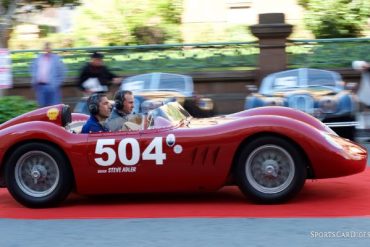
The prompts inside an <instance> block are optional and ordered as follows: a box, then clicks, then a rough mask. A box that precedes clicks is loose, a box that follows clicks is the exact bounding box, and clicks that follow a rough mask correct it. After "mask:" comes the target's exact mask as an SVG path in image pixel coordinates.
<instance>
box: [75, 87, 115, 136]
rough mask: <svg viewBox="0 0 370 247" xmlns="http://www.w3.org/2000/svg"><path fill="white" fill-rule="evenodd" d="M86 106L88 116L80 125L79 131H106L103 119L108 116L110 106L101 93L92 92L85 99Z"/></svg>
mask: <svg viewBox="0 0 370 247" xmlns="http://www.w3.org/2000/svg"><path fill="white" fill-rule="evenodd" d="M87 107H88V109H89V111H90V118H89V119H88V120H87V122H86V123H85V124H84V126H83V127H82V131H81V133H85V134H86V133H94V132H106V131H108V129H107V128H106V127H104V122H105V120H106V119H107V118H108V117H109V115H110V113H111V110H112V106H111V104H110V102H109V100H108V98H107V96H106V95H105V94H103V93H93V94H91V95H90V97H89V98H88V99H87Z"/></svg>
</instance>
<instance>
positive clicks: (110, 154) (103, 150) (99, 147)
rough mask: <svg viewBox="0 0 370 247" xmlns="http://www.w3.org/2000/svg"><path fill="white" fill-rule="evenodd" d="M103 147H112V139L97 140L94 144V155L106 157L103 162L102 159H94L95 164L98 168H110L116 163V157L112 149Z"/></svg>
mask: <svg viewBox="0 0 370 247" xmlns="http://www.w3.org/2000/svg"><path fill="white" fill-rule="evenodd" d="M105 145H110V146H112V145H114V139H101V140H100V139H99V140H98V142H97V143H96V147H95V153H96V154H104V153H106V154H107V155H108V158H107V160H103V158H95V162H96V163H97V164H98V165H100V166H111V165H113V163H114V162H115V161H116V158H117V155H116V152H114V150H113V148H111V147H104V146H105Z"/></svg>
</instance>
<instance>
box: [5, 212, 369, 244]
mask: <svg viewBox="0 0 370 247" xmlns="http://www.w3.org/2000/svg"><path fill="white" fill-rule="evenodd" d="M0 229H1V230H0V246H2V247H17V246H19V247H24V246H27V247H42V246H48V247H49V246H52V247H59V246H60V247H62V246H63V247H64V246H89V247H95V246H135V247H136V246H138V247H141V246H155V247H157V246H158V247H164V246H171V247H172V246H176V247H185V246H192V247H196V246H202V247H206V246H209V247H221V246H243V247H244V246H261V247H262V246H266V247H271V246H274V247H286V246H301V247H303V246H315V247H317V246H325V247H331V246H332V247H340V246H345V247H347V246H366V247H368V246H369V245H370V219H366V218H357V219H350V218H347V219H245V218H235V219H196V218H195V219H189V218H188V219H138V220H132V219H127V220H125V219H120V220H57V221H56V220H41V221H39V220H26V221H24V220H8V219H2V220H0Z"/></svg>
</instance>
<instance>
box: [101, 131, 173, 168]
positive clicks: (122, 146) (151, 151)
mask: <svg viewBox="0 0 370 247" xmlns="http://www.w3.org/2000/svg"><path fill="white" fill-rule="evenodd" d="M114 144H115V140H114V139H99V140H98V141H97V143H96V146H95V154H99V155H104V154H106V155H107V158H106V159H105V160H104V159H103V157H102V156H101V157H99V158H95V162H96V163H97V164H98V165H99V166H111V165H113V164H114V163H115V162H116V159H117V154H116V152H115V150H114V149H113V147H112V146H114ZM128 145H130V146H131V150H132V155H131V157H128V155H127V148H128ZM140 154H141V151H140V145H139V142H138V141H137V140H136V139H135V138H125V139H122V140H121V141H120V143H119V145H118V159H119V161H120V162H121V163H122V165H127V166H134V165H137V163H139V161H140ZM142 159H143V160H154V161H155V163H156V164H157V165H163V161H164V160H165V159H166V154H165V153H163V143H162V137H155V138H154V139H153V140H152V141H151V142H150V144H149V145H148V146H147V147H146V149H145V150H144V152H143V154H142Z"/></svg>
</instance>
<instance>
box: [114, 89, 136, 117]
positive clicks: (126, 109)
mask: <svg viewBox="0 0 370 247" xmlns="http://www.w3.org/2000/svg"><path fill="white" fill-rule="evenodd" d="M114 102H115V107H116V109H117V110H119V111H121V112H123V113H124V114H130V113H131V112H132V111H133V110H134V95H133V94H132V92H131V91H127V90H122V91H118V92H117V93H116V94H115V95H114Z"/></svg>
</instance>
